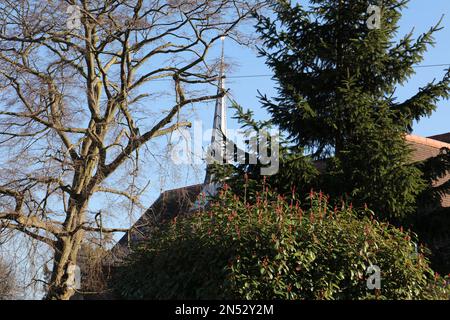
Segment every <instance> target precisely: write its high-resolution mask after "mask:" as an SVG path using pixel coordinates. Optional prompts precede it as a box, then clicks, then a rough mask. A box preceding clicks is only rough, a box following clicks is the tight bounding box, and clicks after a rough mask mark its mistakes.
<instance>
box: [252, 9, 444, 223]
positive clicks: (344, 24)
mask: <svg viewBox="0 0 450 320" xmlns="http://www.w3.org/2000/svg"><path fill="white" fill-rule="evenodd" d="M407 3H408V1H407V0H384V1H376V2H375V3H371V1H367V0H310V1H309V2H307V3H305V2H301V3H296V4H292V3H291V2H290V1H276V2H274V4H273V7H274V10H275V18H273V17H267V16H258V17H257V18H258V24H257V30H258V32H259V33H260V35H261V38H262V40H263V46H262V48H260V54H261V55H262V56H263V57H265V58H266V60H267V64H268V65H269V66H270V67H271V68H272V69H273V71H274V74H275V79H276V80H277V82H278V96H277V97H275V98H273V99H270V98H268V97H266V96H261V101H262V103H263V105H264V107H265V108H266V109H267V110H268V111H269V113H270V115H271V117H272V120H273V123H275V124H276V125H278V126H279V127H280V128H281V129H282V130H283V131H285V132H287V133H288V135H289V138H290V139H291V141H292V143H293V145H295V147H296V148H299V149H301V150H306V152H307V153H309V154H310V155H311V156H312V157H313V158H314V159H316V160H324V159H326V161H327V162H328V165H327V169H326V170H325V172H323V175H322V177H323V178H324V179H323V184H322V188H323V189H324V191H326V192H328V193H330V194H331V195H346V196H347V197H348V199H349V201H352V202H353V203H354V204H355V205H359V206H363V205H364V204H367V205H368V206H369V207H370V208H372V209H373V210H374V211H375V212H376V214H377V215H378V216H379V217H381V218H389V219H391V221H398V219H400V218H402V217H404V216H405V215H408V214H410V213H413V212H414V211H415V210H416V199H417V197H418V195H419V194H420V193H421V192H422V191H423V190H424V189H425V188H426V181H425V180H424V179H423V173H422V172H421V170H420V169H419V168H418V167H417V166H415V165H413V164H411V163H410V160H409V155H410V151H411V150H410V149H409V147H408V145H407V144H406V142H405V140H404V135H405V134H408V133H410V132H411V131H412V125H413V122H414V121H415V120H416V121H418V120H420V119H421V118H422V117H424V116H430V115H431V114H432V112H433V111H434V110H435V109H436V103H437V102H438V101H439V99H441V98H448V97H449V93H450V70H447V71H446V73H445V75H444V77H443V78H442V79H441V80H440V81H433V82H430V83H429V84H427V85H426V86H425V87H423V88H421V89H420V90H419V91H418V92H416V93H415V94H412V95H411V97H410V98H409V99H407V100H405V101H398V99H397V98H396V97H395V91H396V89H397V88H398V87H399V86H401V85H403V84H404V83H406V82H407V81H408V80H409V79H410V77H411V76H412V75H414V66H415V65H417V64H419V63H420V62H421V61H422V60H423V55H424V53H425V52H426V50H427V48H428V47H429V46H431V45H433V44H434V39H433V35H434V34H435V32H437V31H439V30H440V28H441V27H440V22H438V23H437V24H436V25H435V26H433V27H431V28H430V29H429V31H428V32H426V33H424V34H422V35H420V36H419V37H417V38H416V39H414V37H413V33H412V32H411V33H409V34H407V35H405V36H403V37H401V38H400V40H396V39H397V31H398V22H399V19H400V18H401V12H402V9H404V8H405V6H406V5H407ZM378 9H379V12H378V11H377V10H378ZM378 13H379V15H378ZM378 18H379V22H380V23H379V24H378V21H377V19H378Z"/></svg>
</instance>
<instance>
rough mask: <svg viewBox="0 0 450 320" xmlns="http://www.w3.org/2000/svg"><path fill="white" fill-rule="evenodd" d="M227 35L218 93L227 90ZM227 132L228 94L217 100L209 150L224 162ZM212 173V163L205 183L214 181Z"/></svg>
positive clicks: (207, 169)
mask: <svg viewBox="0 0 450 320" xmlns="http://www.w3.org/2000/svg"><path fill="white" fill-rule="evenodd" d="M225 91H226V90H225V37H222V55H221V59H220V72H219V79H218V84H217V95H218V96H219V95H221V94H223V93H224V92H225ZM226 134H227V106H226V96H225V95H223V96H222V97H221V98H218V99H217V100H216V106H215V110H214V119H213V130H212V136H211V145H210V148H209V150H208V152H209V154H208V157H209V158H210V159H213V160H214V161H217V162H219V163H223V161H224V159H225V146H226ZM212 180H213V179H212V174H211V172H210V165H209V164H208V165H207V167H206V177H205V184H209V183H211V182H212Z"/></svg>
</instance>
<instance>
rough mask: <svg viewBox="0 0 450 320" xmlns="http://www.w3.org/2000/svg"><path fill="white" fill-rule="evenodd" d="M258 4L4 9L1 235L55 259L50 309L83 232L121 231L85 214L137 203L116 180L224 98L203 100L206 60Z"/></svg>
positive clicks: (205, 1) (103, 0)
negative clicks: (188, 110)
mask: <svg viewBox="0 0 450 320" xmlns="http://www.w3.org/2000/svg"><path fill="white" fill-rule="evenodd" d="M262 5H263V4H262V3H259V2H255V1H247V0H167V1H159V0H145V1H144V0H67V1H63V0H46V1H44V0H14V1H11V0H0V154H1V155H2V159H0V232H1V231H2V230H14V231H17V232H21V233H23V234H25V235H26V236H28V237H30V238H31V239H33V240H36V241H38V242H41V243H44V244H45V245H47V246H49V247H50V248H51V249H52V250H54V259H53V270H52V274H51V278H50V281H49V283H48V288H49V289H48V293H47V296H46V297H47V299H69V298H70V297H71V296H72V295H73V290H72V289H71V288H70V286H68V283H67V282H68V278H69V274H68V269H69V267H70V266H71V265H73V264H76V263H77V256H78V251H79V249H80V246H81V244H82V242H83V238H84V234H85V232H86V231H89V232H102V233H111V232H116V231H123V230H121V229H119V228H105V227H103V225H102V224H99V223H98V219H94V218H93V217H90V216H89V215H88V210H89V208H90V201H91V200H92V198H93V196H94V195H95V194H98V193H113V194H116V195H120V196H123V197H125V198H127V199H128V200H129V201H131V202H133V203H136V204H137V203H138V197H137V195H136V193H130V192H128V191H129V188H127V186H125V185H124V186H120V185H119V186H117V184H113V183H111V177H112V176H114V175H115V174H119V173H120V172H121V173H122V174H124V171H123V170H130V172H129V174H132V172H131V171H132V170H133V165H130V163H131V164H136V163H138V162H139V160H140V158H139V154H140V151H142V150H141V149H142V147H143V146H145V145H148V143H149V142H150V141H152V140H154V139H156V138H157V137H161V136H164V135H167V134H169V133H171V132H173V131H174V130H177V129H178V128H180V127H186V126H189V125H190V123H189V122H187V121H181V120H180V118H179V117H178V115H179V114H180V112H181V111H182V109H183V108H184V107H186V106H188V105H192V104H196V103H200V102H205V101H209V100H212V99H215V98H217V97H218V95H217V94H215V93H214V94H208V93H207V92H206V91H204V90H200V89H202V88H203V89H204V88H205V87H206V86H211V85H212V84H214V83H216V78H217V72H216V68H214V66H212V65H211V63H209V62H208V59H207V57H208V56H207V54H208V51H209V50H210V49H211V47H212V46H213V45H214V43H216V42H217V41H218V40H219V39H220V38H221V37H224V36H226V37H229V38H232V39H234V40H235V41H244V40H245V39H244V38H242V37H241V35H239V33H238V29H237V28H236V27H237V26H238V24H240V23H241V22H242V21H243V20H244V19H246V18H247V17H248V16H249V15H250V14H251V13H252V12H253V11H254V10H256V9H257V8H259V7H261V6H262ZM243 39H244V40H243ZM156 79H168V80H170V81H171V83H172V88H173V94H172V96H173V97H174V99H173V104H172V106H170V107H169V108H164V106H161V105H158V102H157V101H155V100H154V99H153V96H152V90H154V88H153V85H152V84H153V83H154V82H152V81H154V80H156ZM223 94H224V93H221V94H219V96H220V95H223ZM150 112H153V114H156V115H154V116H153V117H152V118H150V119H149V118H148V114H149V113H150ZM143 118H144V119H145V121H142V119H143ZM126 172H128V171H126ZM120 187H122V188H120Z"/></svg>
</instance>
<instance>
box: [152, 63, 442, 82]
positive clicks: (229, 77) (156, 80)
mask: <svg viewBox="0 0 450 320" xmlns="http://www.w3.org/2000/svg"><path fill="white" fill-rule="evenodd" d="M436 67H450V63H442V64H424V65H415V66H413V68H436ZM273 76H274V75H273V74H244V75H236V76H227V77H226V78H227V79H245V78H267V77H273ZM171 80H172V79H154V80H150V81H154V82H159V81H171Z"/></svg>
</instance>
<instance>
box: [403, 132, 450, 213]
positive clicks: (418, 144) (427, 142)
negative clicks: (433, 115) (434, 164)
mask: <svg viewBox="0 0 450 320" xmlns="http://www.w3.org/2000/svg"><path fill="white" fill-rule="evenodd" d="M439 136H440V137H442V136H445V135H439ZM406 141H407V142H408V143H409V145H410V146H411V147H412V149H413V152H412V161H413V162H417V161H423V160H426V159H428V158H431V157H435V156H437V155H438V154H439V152H440V151H441V149H442V148H448V149H450V143H446V142H442V141H438V140H435V139H432V138H431V137H430V138H424V137H420V136H416V135H407V136H406ZM448 180H450V173H449V174H448V175H447V176H446V177H444V178H442V179H439V180H437V181H436V182H435V185H436V186H439V185H441V184H443V183H445V182H447V181H448ZM442 206H443V207H450V195H446V196H444V197H443V198H442Z"/></svg>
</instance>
